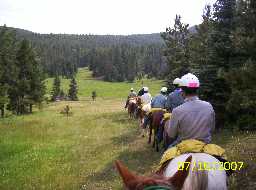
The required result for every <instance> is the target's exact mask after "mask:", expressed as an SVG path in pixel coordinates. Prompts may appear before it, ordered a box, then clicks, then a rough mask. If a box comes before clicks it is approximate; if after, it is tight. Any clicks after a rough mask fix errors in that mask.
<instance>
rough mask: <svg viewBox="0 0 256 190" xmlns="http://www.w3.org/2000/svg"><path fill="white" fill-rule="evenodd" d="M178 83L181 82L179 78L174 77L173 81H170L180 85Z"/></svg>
mask: <svg viewBox="0 0 256 190" xmlns="http://www.w3.org/2000/svg"><path fill="white" fill-rule="evenodd" d="M180 83H181V79H180V78H176V79H174V80H173V82H172V84H174V85H178V86H180Z"/></svg>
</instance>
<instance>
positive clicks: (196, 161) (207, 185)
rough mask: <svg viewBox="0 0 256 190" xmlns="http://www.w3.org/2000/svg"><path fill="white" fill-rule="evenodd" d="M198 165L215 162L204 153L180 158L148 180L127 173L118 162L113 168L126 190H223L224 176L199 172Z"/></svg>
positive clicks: (188, 154) (209, 170)
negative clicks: (115, 169)
mask: <svg viewBox="0 0 256 190" xmlns="http://www.w3.org/2000/svg"><path fill="white" fill-rule="evenodd" d="M180 163H182V164H183V165H182V167H180ZM200 163H201V164H202V163H213V164H214V163H219V161H218V160H217V159H216V158H215V157H213V156H211V155H209V154H205V153H187V154H182V155H180V156H178V157H176V158H174V159H172V160H171V161H169V162H168V163H167V164H166V167H164V168H163V169H162V170H161V171H159V172H157V173H154V174H153V175H151V176H149V177H144V176H139V175H136V174H134V173H133V172H130V171H129V170H128V169H127V168H126V167H125V166H124V165H123V164H122V163H121V162H120V161H116V162H115V165H116V168H117V170H118V172H119V174H120V175H121V177H122V179H123V183H124V187H125V189H126V190H157V189H158V190H160V189H161V190H227V176H226V172H225V171H224V170H221V169H219V168H218V169H216V168H215V169H212V170H211V169H209V168H208V170H206V168H205V170H200V169H202V168H200Z"/></svg>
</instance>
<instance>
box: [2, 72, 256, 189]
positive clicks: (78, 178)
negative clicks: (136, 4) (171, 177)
mask: <svg viewBox="0 0 256 190" xmlns="http://www.w3.org/2000/svg"><path fill="white" fill-rule="evenodd" d="M77 79H78V81H79V86H80V87H79V89H80V91H79V93H80V99H81V100H82V101H78V102H56V103H51V104H48V105H44V107H43V109H42V110H38V109H35V111H34V113H33V114H31V115H24V116H13V115H11V116H9V117H7V118H4V119H1V120H0V189H5V190H16V189H27V190H32V189H39V190H41V189H45V190H49V189H50V190H51V189H54V190H55V189H61V190H62V189H64V190H66V189H67V190H70V189H86V190H110V189H113V190H116V189H122V183H121V179H120V177H119V176H118V174H117V172H116V171H115V169H114V166H113V163H114V161H115V160H116V159H119V160H122V161H123V162H124V163H125V164H126V165H127V166H128V167H129V168H130V169H131V170H134V171H136V172H137V173H140V174H145V175H148V174H150V173H151V172H152V171H153V170H154V168H155V167H156V166H157V164H158V162H159V161H160V158H161V154H160V153H156V152H155V151H153V150H152V148H151V146H150V145H148V144H147V142H146V138H141V137H140V131H139V129H138V122H137V121H136V120H133V119H128V117H127V113H126V112H125V111H124V110H123V104H124V102H123V100H122V99H121V98H122V97H123V99H125V97H126V96H127V93H128V91H129V88H130V86H133V87H135V88H136V87H137V86H140V84H139V82H137V83H134V85H131V84H129V83H113V85H111V84H112V83H107V82H103V81H95V80H92V79H91V78H90V73H89V72H88V71H87V70H85V69H81V70H79V73H78V75H77ZM48 81H50V79H49V80H48ZM63 81H65V82H63V84H65V85H63V86H66V87H67V85H68V81H67V80H63ZM146 81H147V82H150V80H146ZM161 84H162V83H161V81H154V82H152V83H151V84H148V86H149V87H150V88H151V89H153V93H152V94H154V93H156V92H157V91H158V89H159V88H160V87H161ZM83 85H84V86H83ZM136 85H137V86H136ZM49 88H50V82H48V89H49ZM93 88H96V89H98V94H99V95H101V97H103V98H99V99H97V101H96V102H92V101H91V100H90V98H89V97H88V96H90V91H91V90H92V89H93ZM117 89H119V90H118V91H117ZM86 96H87V97H86ZM67 104H68V105H69V106H70V107H71V112H72V113H73V115H72V116H70V117H66V116H64V115H62V114H60V111H61V110H62V109H63V108H64V107H65V105H67ZM213 142H214V143H216V144H218V145H220V146H222V147H223V148H225V149H226V151H227V155H228V157H229V159H230V161H243V162H244V163H245V168H244V169H243V170H241V171H239V172H237V173H235V174H234V175H233V176H232V177H230V179H229V187H230V188H229V189H232V190H235V189H255V187H256V184H255V179H256V173H255V171H256V165H255V163H256V156H255V152H256V134H255V133H252V132H245V133H242V132H231V131H226V130H225V131H221V132H220V133H216V134H214V137H213Z"/></svg>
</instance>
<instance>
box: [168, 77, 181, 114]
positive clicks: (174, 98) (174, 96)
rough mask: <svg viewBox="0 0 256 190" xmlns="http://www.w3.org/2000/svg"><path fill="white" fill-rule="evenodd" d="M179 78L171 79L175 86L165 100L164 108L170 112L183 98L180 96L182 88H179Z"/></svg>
mask: <svg viewBox="0 0 256 190" xmlns="http://www.w3.org/2000/svg"><path fill="white" fill-rule="evenodd" d="M180 83H181V79H180V78H176V79H174V81H173V85H174V87H175V89H174V91H173V92H171V93H170V94H169V95H168V97H167V101H166V106H165V107H166V109H167V110H168V111H169V112H172V110H173V109H174V108H176V107H178V106H179V105H181V104H183V103H184V98H183V97H182V89H181V88H180Z"/></svg>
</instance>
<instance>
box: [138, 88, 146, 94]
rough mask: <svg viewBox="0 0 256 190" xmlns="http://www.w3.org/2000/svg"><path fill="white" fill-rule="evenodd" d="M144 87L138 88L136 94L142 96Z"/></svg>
mask: <svg viewBox="0 0 256 190" xmlns="http://www.w3.org/2000/svg"><path fill="white" fill-rule="evenodd" d="M144 88H145V87H143V88H142V89H140V90H139V92H138V96H142V95H143V94H144Z"/></svg>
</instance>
